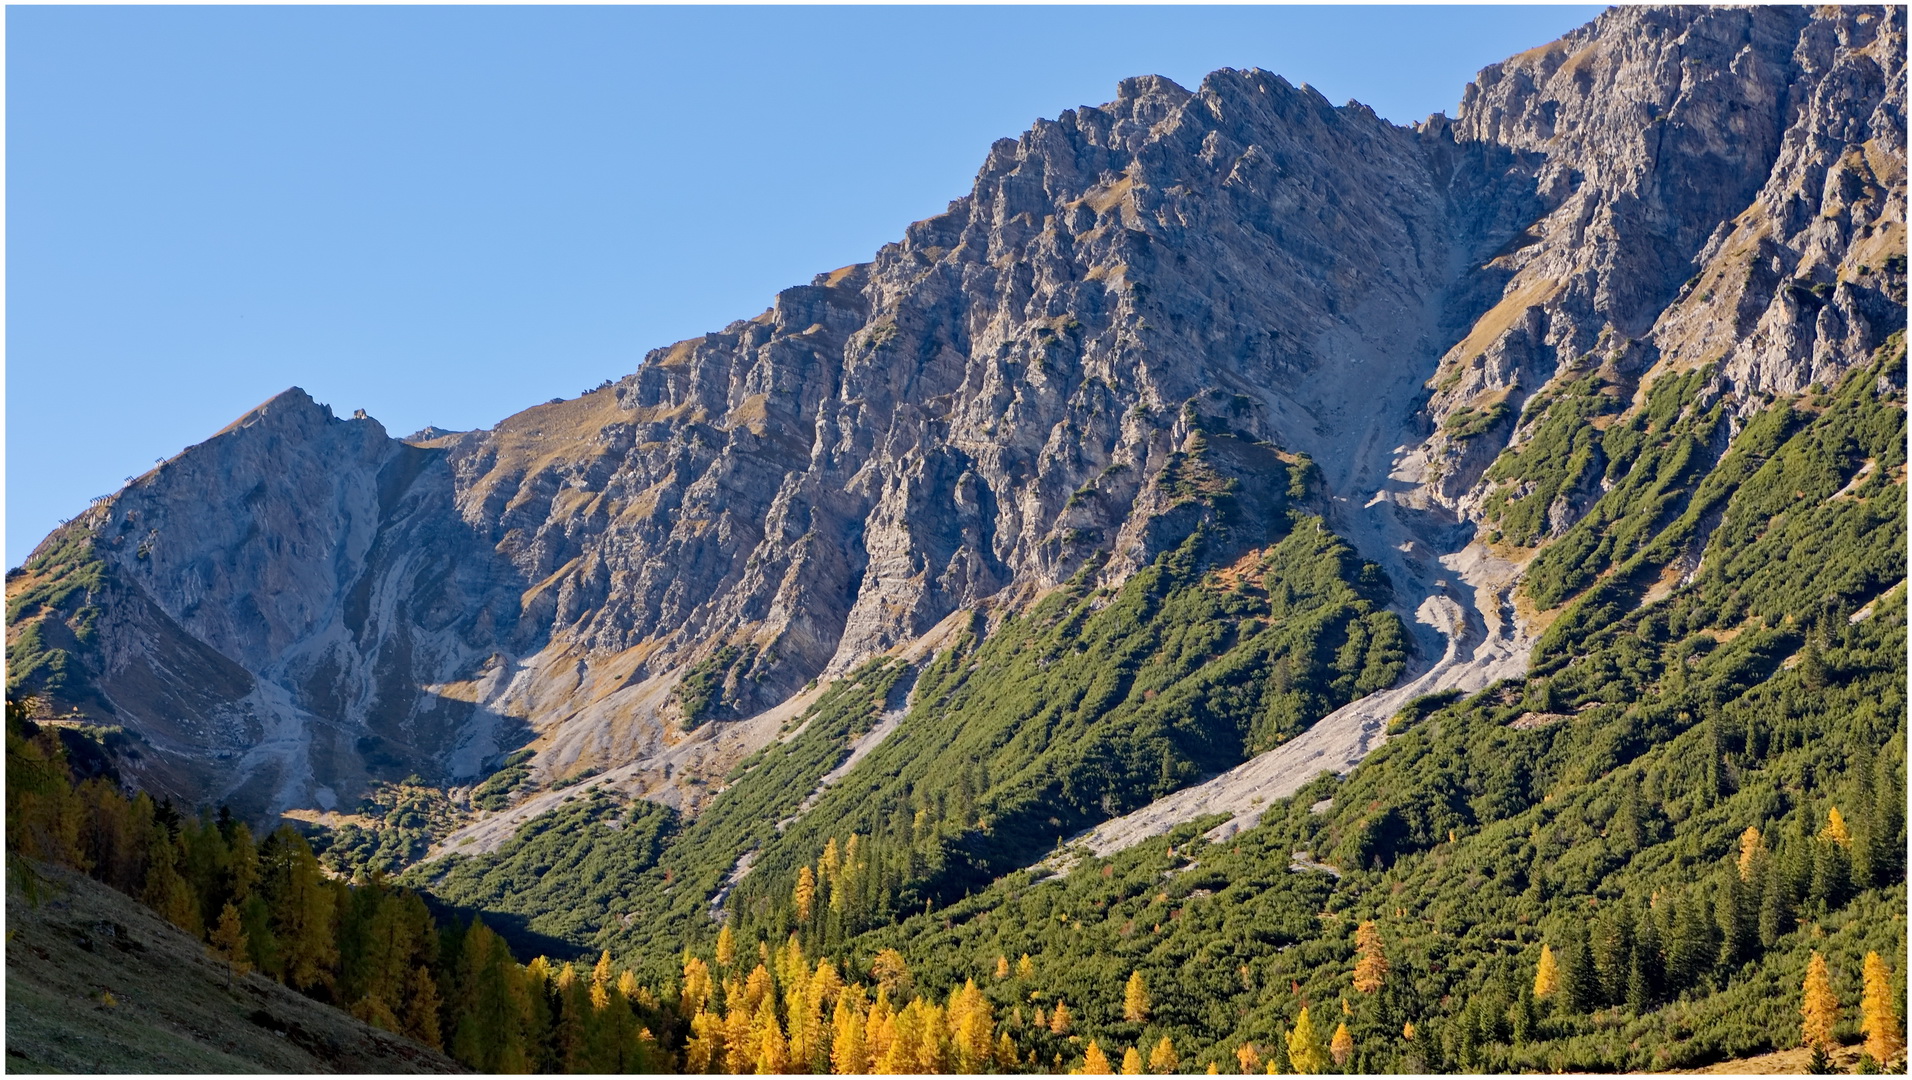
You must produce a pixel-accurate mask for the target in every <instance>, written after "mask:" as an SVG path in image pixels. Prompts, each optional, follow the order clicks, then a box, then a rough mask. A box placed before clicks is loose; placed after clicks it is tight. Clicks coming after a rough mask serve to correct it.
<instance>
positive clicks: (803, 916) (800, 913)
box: [791, 866, 817, 923]
mask: <svg viewBox="0 0 1912 1080" xmlns="http://www.w3.org/2000/svg"><path fill="white" fill-rule="evenodd" d="M791 899H792V900H794V901H796V905H797V921H798V922H804V923H807V922H809V921H810V911H811V909H812V908H813V907H814V906H815V905H816V901H817V876H816V875H815V874H813V873H811V872H810V868H809V867H808V866H806V867H803V868H802V869H800V870H798V871H797V887H796V889H795V890H794V891H793V892H792V894H791Z"/></svg>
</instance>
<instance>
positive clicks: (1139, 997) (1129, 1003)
mask: <svg viewBox="0 0 1912 1080" xmlns="http://www.w3.org/2000/svg"><path fill="white" fill-rule="evenodd" d="M1148 1018H1149V990H1148V986H1147V985H1146V984H1145V983H1143V981H1142V973H1141V972H1140V971H1135V972H1131V973H1130V974H1129V982H1128V985H1127V986H1125V987H1123V989H1122V1019H1124V1020H1127V1021H1128V1022H1130V1023H1132V1024H1139V1023H1142V1022H1143V1021H1145V1020H1147V1019H1148Z"/></svg>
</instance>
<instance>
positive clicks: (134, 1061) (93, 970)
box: [7, 864, 464, 1073]
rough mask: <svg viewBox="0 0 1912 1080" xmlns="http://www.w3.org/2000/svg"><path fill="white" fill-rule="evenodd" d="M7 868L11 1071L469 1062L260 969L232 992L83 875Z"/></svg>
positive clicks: (146, 918)
mask: <svg viewBox="0 0 1912 1080" xmlns="http://www.w3.org/2000/svg"><path fill="white" fill-rule="evenodd" d="M25 873H32V874H34V875H36V876H37V878H38V883H37V885H36V886H35V893H36V896H35V897H34V898H31V899H30V898H29V897H28V896H27V895H26V893H25V892H23V891H22V889H21V887H20V886H21V882H22V874H25ZM7 878H8V888H7V1071H8V1072H78V1073H89V1072H123V1073H170V1072H198V1073H209V1072H216V1073H235V1072H276V1073H330V1072H340V1073H453V1072H462V1071H464V1070H463V1069H462V1068H460V1067H459V1065H458V1064H457V1063H456V1062H454V1061H452V1060H451V1059H450V1058H448V1057H445V1056H444V1055H443V1054H440V1053H439V1052H437V1051H436V1050H431V1049H428V1048H426V1047H424V1046H420V1045H418V1044H417V1043H414V1042H412V1041H410V1040H408V1039H403V1038H400V1037H399V1036H397V1035H393V1034H391V1033H390V1032H386V1031H380V1030H378V1029H377V1028H374V1027H371V1026H369V1025H367V1024H363V1023H360V1022H359V1021H357V1020H355V1019H353V1018H352V1017H351V1016H350V1015H349V1014H347V1013H344V1012H342V1011H340V1010H338V1009H334V1008H329V1007H327V1006H324V1005H321V1004H319V1003H318V1002H316V1001H312V1000H311V999H309V998H306V997H302V996H301V995H299V994H296V993H294V992H293V991H291V990H289V989H287V988H286V987H284V986H282V985H280V984H278V983H276V982H273V981H272V980H270V979H267V978H264V977H262V976H258V975H242V976H240V977H239V978H237V979H235V980H233V982H232V985H231V987H230V988H229V987H228V986H227V976H226V971H225V968H224V966H223V965H221V964H220V963H219V962H218V961H217V960H215V959H213V958H212V957H210V956H209V955H208V954H207V950H206V947H205V946H204V945H202V944H201V943H199V942H198V941H195V940H193V939H192V938H191V937H190V936H188V935H187V934H185V933H183V932H181V931H180V930H179V929H178V928H176V927H174V926H172V925H171V924H169V923H167V922H166V921H165V920H164V919H161V918H160V917H159V916H158V915H156V914H154V913H153V912H152V911H151V910H150V909H148V908H146V907H144V906H142V905H140V904H138V903H136V902H134V901H133V900H131V899H129V898H127V897H125V896H122V895H120V894H119V893H117V892H115V891H113V890H112V889H109V888H107V887H106V886H105V885H102V884H100V883H99V882H96V881H94V880H92V879H91V878H88V877H86V876H85V875H83V874H76V873H73V872H72V871H69V870H66V869H63V868H60V867H55V866H50V865H46V864H34V866H33V869H32V870H30V871H29V870H27V869H26V868H25V867H24V866H19V865H16V866H13V867H10V868H9V871H8V875H7Z"/></svg>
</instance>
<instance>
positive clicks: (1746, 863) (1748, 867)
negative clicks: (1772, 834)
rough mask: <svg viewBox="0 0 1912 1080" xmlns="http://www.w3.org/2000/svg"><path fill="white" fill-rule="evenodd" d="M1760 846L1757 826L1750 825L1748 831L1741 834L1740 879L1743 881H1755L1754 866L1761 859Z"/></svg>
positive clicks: (1747, 827)
mask: <svg viewBox="0 0 1912 1080" xmlns="http://www.w3.org/2000/svg"><path fill="white" fill-rule="evenodd" d="M1760 845H1761V840H1760V835H1759V827H1758V826H1757V825H1748V826H1746V831H1745V832H1743V833H1740V834H1739V879H1740V880H1741V881H1751V880H1753V865H1754V863H1755V862H1756V861H1757V860H1758V858H1759V853H1760Z"/></svg>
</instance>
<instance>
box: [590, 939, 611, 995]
mask: <svg viewBox="0 0 1912 1080" xmlns="http://www.w3.org/2000/svg"><path fill="white" fill-rule="evenodd" d="M610 1004H611V950H609V949H606V950H604V951H603V952H602V953H600V954H598V962H597V966H596V967H593V968H592V969H591V1007H592V1008H593V1009H599V1010H602V1009H604V1008H605V1007H606V1006H608V1005H610Z"/></svg>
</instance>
